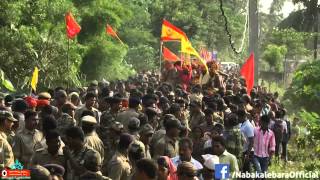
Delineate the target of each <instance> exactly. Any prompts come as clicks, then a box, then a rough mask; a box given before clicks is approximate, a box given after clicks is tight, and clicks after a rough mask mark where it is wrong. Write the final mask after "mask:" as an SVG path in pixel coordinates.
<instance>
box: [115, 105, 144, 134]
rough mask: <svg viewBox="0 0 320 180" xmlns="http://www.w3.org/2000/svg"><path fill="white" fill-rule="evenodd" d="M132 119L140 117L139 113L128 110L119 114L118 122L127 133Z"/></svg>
mask: <svg viewBox="0 0 320 180" xmlns="http://www.w3.org/2000/svg"><path fill="white" fill-rule="evenodd" d="M131 117H136V118H138V117H139V113H138V112H137V111H136V110H134V109H128V110H126V111H123V112H121V113H119V114H118V116H117V118H116V121H118V122H120V123H122V124H123V127H124V129H125V130H126V131H128V123H129V119H130V118H131Z"/></svg>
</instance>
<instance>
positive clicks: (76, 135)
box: [66, 126, 84, 141]
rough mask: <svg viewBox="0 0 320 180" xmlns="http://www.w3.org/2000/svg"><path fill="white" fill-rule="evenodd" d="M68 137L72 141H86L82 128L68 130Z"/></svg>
mask: <svg viewBox="0 0 320 180" xmlns="http://www.w3.org/2000/svg"><path fill="white" fill-rule="evenodd" d="M66 136H67V137H70V138H72V139H80V140H81V141H84V132H83V130H82V129H81V128H80V127H77V126H75V127H70V128H68V129H67V130H66Z"/></svg>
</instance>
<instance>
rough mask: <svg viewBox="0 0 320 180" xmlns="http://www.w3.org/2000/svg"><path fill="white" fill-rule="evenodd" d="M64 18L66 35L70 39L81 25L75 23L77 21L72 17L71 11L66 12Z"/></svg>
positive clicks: (78, 30)
mask: <svg viewBox="0 0 320 180" xmlns="http://www.w3.org/2000/svg"><path fill="white" fill-rule="evenodd" d="M65 19H66V29H67V36H68V38H70V39H72V38H74V37H75V36H76V35H77V34H78V33H79V32H80V30H81V27H80V25H79V24H78V23H77V21H76V20H75V19H74V18H73V15H72V13H71V12H67V13H66V16H65Z"/></svg>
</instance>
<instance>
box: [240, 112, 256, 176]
mask: <svg viewBox="0 0 320 180" xmlns="http://www.w3.org/2000/svg"><path fill="white" fill-rule="evenodd" d="M237 114H238V118H239V122H240V123H241V126H240V131H241V133H242V134H243V136H244V137H245V143H244V145H243V151H242V152H243V167H242V170H243V172H250V161H251V159H252V156H253V153H252V148H253V137H254V127H253V125H252V124H251V122H250V121H249V119H247V112H246V110H245V109H240V110H238V113H237Z"/></svg>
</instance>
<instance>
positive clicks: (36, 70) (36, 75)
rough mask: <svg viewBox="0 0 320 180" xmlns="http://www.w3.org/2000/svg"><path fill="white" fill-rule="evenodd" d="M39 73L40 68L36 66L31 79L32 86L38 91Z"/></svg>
mask: <svg viewBox="0 0 320 180" xmlns="http://www.w3.org/2000/svg"><path fill="white" fill-rule="evenodd" d="M38 74H39V69H38V68H37V67H35V68H34V71H33V74H32V79H31V88H32V89H33V90H34V91H36V89H37V84H38Z"/></svg>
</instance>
